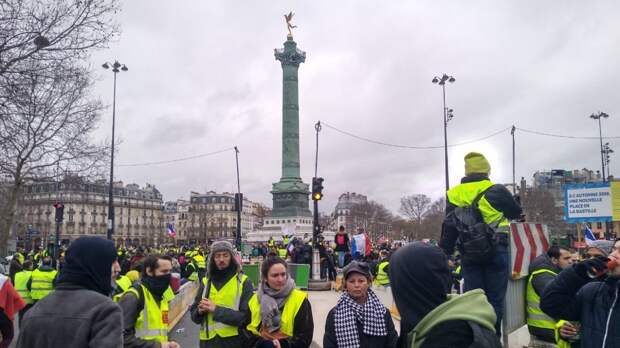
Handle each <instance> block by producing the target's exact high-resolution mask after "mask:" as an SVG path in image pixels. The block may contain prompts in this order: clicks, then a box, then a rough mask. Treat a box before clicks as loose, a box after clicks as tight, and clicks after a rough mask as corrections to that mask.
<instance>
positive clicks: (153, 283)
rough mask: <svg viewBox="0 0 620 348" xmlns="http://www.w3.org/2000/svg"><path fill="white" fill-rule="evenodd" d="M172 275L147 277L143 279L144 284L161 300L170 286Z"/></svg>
mask: <svg viewBox="0 0 620 348" xmlns="http://www.w3.org/2000/svg"><path fill="white" fill-rule="evenodd" d="M171 277H172V275H171V274H165V275H160V276H156V277H155V276H146V277H143V278H142V284H144V286H146V287H147V288H148V289H149V291H151V293H152V294H153V295H155V296H156V297H159V298H161V297H162V295H163V294H164V292H165V291H166V289H168V287H169V286H170V278H171Z"/></svg>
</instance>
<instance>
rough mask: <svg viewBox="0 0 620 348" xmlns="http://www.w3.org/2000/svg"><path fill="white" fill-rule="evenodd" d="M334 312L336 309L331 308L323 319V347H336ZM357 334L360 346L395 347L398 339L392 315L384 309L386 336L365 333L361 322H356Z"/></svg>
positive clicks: (371, 347)
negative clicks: (324, 319)
mask: <svg viewBox="0 0 620 348" xmlns="http://www.w3.org/2000/svg"><path fill="white" fill-rule="evenodd" d="M335 313H336V309H335V308H332V310H331V311H329V314H327V319H326V321H325V335H324V336H323V348H337V347H338V343H337V341H336V325H335V319H334V315H335ZM356 324H357V336H358V337H359V340H360V348H378V347H382V348H383V347H385V348H395V347H396V342H397V341H398V333H396V329H395V328H394V322H393V321H392V316H391V315H390V311H388V310H386V311H385V324H386V327H387V332H388V334H387V336H369V335H366V334H365V333H364V332H363V331H362V330H363V328H362V323H361V322H359V321H358V322H357V323H356Z"/></svg>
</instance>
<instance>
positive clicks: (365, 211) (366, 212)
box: [351, 201, 393, 238]
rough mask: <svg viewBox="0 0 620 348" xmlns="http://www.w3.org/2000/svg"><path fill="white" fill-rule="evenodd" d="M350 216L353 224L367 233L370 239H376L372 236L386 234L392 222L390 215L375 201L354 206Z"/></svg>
mask: <svg viewBox="0 0 620 348" xmlns="http://www.w3.org/2000/svg"><path fill="white" fill-rule="evenodd" d="M351 216H352V217H353V221H354V223H355V224H357V225H358V226H360V227H362V228H363V229H364V230H365V231H367V232H368V233H369V235H370V236H371V238H372V237H376V236H373V234H376V233H384V232H387V230H389V228H390V227H391V223H392V220H393V216H392V213H391V212H390V211H389V210H388V209H387V208H386V207H385V206H383V205H382V204H381V203H378V202H375V201H367V202H363V203H358V204H354V205H353V206H352V207H351Z"/></svg>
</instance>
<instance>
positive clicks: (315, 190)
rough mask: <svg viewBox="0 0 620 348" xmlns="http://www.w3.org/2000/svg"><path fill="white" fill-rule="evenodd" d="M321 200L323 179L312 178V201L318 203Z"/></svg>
mask: <svg viewBox="0 0 620 348" xmlns="http://www.w3.org/2000/svg"><path fill="white" fill-rule="evenodd" d="M321 198H323V178H312V200H313V201H320V200H321Z"/></svg>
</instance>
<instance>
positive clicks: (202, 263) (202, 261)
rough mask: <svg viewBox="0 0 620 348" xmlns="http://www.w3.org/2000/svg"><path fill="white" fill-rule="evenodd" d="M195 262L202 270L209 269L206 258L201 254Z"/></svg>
mask: <svg viewBox="0 0 620 348" xmlns="http://www.w3.org/2000/svg"><path fill="white" fill-rule="evenodd" d="M193 260H194V261H196V264H198V268H200V269H205V268H207V263H206V262H205V257H204V256H202V255H200V254H196V255H195V256H194V258H193Z"/></svg>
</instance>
